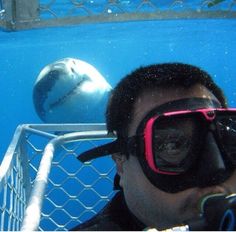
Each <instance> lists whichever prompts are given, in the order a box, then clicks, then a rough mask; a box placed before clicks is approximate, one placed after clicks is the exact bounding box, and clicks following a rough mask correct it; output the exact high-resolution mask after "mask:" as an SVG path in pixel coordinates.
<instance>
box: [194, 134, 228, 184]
mask: <svg viewBox="0 0 236 232" xmlns="http://www.w3.org/2000/svg"><path fill="white" fill-rule="evenodd" d="M225 171H226V167H225V163H224V160H223V157H222V154H221V151H220V149H219V147H218V145H217V143H216V140H215V138H214V135H213V133H212V132H208V134H207V137H206V140H205V146H204V148H203V153H202V155H201V156H200V162H199V170H198V173H199V175H198V176H199V183H200V184H199V185H200V186H199V187H206V186H209V185H215V184H219V183H221V182H222V181H223V179H222V178H224V177H225Z"/></svg>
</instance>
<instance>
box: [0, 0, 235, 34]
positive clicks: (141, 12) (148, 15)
mask: <svg viewBox="0 0 236 232" xmlns="http://www.w3.org/2000/svg"><path fill="white" fill-rule="evenodd" d="M203 18H221V19H232V18H233V19H234V18H236V0H231V1H228V0H220V1H219V0H202V1H201V0H199V1H197V0H195V1H194V0H193V1H184V0H168V1H160V0H133V1H132V0H130V1H126V0H107V1H87V0H80V1H78V0H50V1H49V0H48V1H46V3H45V0H31V1H28V0H21V1H18V0H0V26H1V27H2V28H4V29H6V30H10V31H14V30H22V29H31V28H42V27H51V26H54V27H55V26H66V25H78V24H84V23H102V22H126V21H139V20H164V19H203Z"/></svg>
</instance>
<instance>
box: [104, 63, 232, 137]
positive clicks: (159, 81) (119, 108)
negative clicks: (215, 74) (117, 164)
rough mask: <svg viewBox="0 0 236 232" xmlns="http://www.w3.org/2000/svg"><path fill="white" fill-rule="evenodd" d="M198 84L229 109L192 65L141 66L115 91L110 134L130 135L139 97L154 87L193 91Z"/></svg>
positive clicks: (108, 118) (108, 119)
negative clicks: (135, 104) (130, 125)
mask: <svg viewBox="0 0 236 232" xmlns="http://www.w3.org/2000/svg"><path fill="white" fill-rule="evenodd" d="M195 84H201V85H203V86H205V87H206V88H207V89H208V90H209V91H210V92H211V93H212V94H213V95H214V96H215V97H216V98H217V99H218V100H219V102H220V103H221V105H222V107H227V102H226V98H225V96H224V94H223V91H222V90H221V89H220V87H219V86H217V84H216V83H215V82H214V81H213V79H212V77H211V76H210V75H209V74H208V73H207V72H205V71H204V70H202V69H200V68H198V67H196V66H193V65H189V64H183V63H163V64H153V65H149V66H146V67H140V68H138V69H136V70H135V71H133V72H131V73H130V74H128V75H127V76H125V77H124V78H123V79H122V80H121V81H120V82H119V83H118V85H117V86H116V87H115V88H114V90H113V91H112V94H111V97H110V99H109V103H108V106H107V111H106V123H107V130H108V132H115V133H116V134H117V136H118V138H120V139H125V138H126V136H127V128H128V125H129V123H130V121H131V120H132V118H131V115H132V112H133V108H134V103H135V101H136V99H137V97H138V96H139V95H140V94H141V93H142V92H143V91H144V90H145V89H150V88H155V87H163V88H165V87H176V88H177V87H178V86H179V87H184V88H190V87H192V86H193V85H195Z"/></svg>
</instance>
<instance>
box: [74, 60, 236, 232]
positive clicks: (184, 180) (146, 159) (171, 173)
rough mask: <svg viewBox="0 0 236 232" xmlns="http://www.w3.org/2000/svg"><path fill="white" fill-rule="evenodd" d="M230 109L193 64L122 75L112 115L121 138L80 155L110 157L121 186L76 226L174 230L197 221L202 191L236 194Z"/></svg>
mask: <svg viewBox="0 0 236 232" xmlns="http://www.w3.org/2000/svg"><path fill="white" fill-rule="evenodd" d="M226 107H227V103H226V100H225V97H224V95H223V93H222V91H221V89H220V88H219V87H218V86H217V85H216V84H215V83H214V82H213V80H212V79H211V77H210V76H209V75H208V74H207V73H206V72H205V71H203V70H201V69H199V68H197V67H194V66H191V65H187V64H181V63H166V64H157V65H150V66H147V67H141V68H138V69H137V70H135V71H134V72H132V73H131V74H129V75H127V76H126V77H125V78H124V79H122V80H121V81H120V83H119V84H118V85H117V87H116V88H115V89H114V91H113V93H112V96H111V98H110V101H109V104H108V107H107V114H106V120H107V129H108V132H109V133H114V134H116V135H117V139H116V140H115V141H114V142H112V143H110V144H106V145H104V146H101V147H98V148H95V149H92V150H90V151H88V152H85V153H84V154H82V155H81V156H79V157H78V159H80V160H81V161H86V160H89V159H92V158H97V157H99V156H103V155H108V154H112V158H113V159H114V161H115V163H116V167H117V175H116V177H115V183H114V184H115V188H116V189H120V191H119V192H118V193H117V194H116V195H115V197H114V198H113V199H112V200H111V202H110V203H109V204H108V205H107V206H106V207H105V208H104V209H103V210H102V211H101V212H100V213H99V214H98V215H97V216H95V217H94V218H92V219H91V220H89V221H88V222H86V223H85V224H82V225H81V226H78V227H76V228H74V230H144V229H145V228H148V227H151V228H156V229H158V230H163V229H168V228H171V227H173V226H178V225H180V224H183V223H187V222H189V221H194V220H195V219H196V220H197V218H198V217H199V208H198V204H199V201H200V199H201V198H203V197H204V196H206V195H211V194H219V195H221V194H222V195H224V194H225V195H227V194H230V193H234V192H236V171H235V164H236V162H235V160H234V156H235V154H234V153H233V152H231V149H232V148H235V147H234V144H233V143H232V142H230V141H232V138H233V137H232V136H234V133H235V132H234V129H235V128H233V129H231V124H235V121H236V120H231V119H232V118H233V117H234V118H233V119H235V118H236V117H235V112H234V110H227V109H226ZM215 109H218V110H215ZM231 115H232V117H231ZM234 127H235V125H234ZM196 228H197V229H208V227H204V228H198V227H196Z"/></svg>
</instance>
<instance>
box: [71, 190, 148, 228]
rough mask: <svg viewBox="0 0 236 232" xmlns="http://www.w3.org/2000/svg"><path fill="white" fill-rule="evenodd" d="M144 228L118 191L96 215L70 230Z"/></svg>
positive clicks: (121, 193)
mask: <svg viewBox="0 0 236 232" xmlns="http://www.w3.org/2000/svg"><path fill="white" fill-rule="evenodd" d="M144 228H146V226H145V225H144V224H143V223H141V222H140V221H139V220H138V219H137V218H136V217H135V216H134V215H133V214H132V213H131V212H130V211H129V209H128V207H127V205H126V203H125V199H124V195H123V192H122V191H120V192H118V193H117V194H116V195H115V196H114V197H113V199H112V200H111V201H110V202H109V203H108V204H107V205H106V206H105V208H104V209H103V210H101V212H99V213H98V214H97V215H96V216H94V217H93V218H91V219H90V220H88V221H86V222H85V223H82V224H81V225H78V226H76V227H74V228H72V229H71V230H93V231H94V230H100V231H105V230H106V231H114V230H116V231H117V230H119V231H121V230H125V231H131V230H133V231H134V230H136V231H138V230H139V231H140V230H144Z"/></svg>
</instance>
